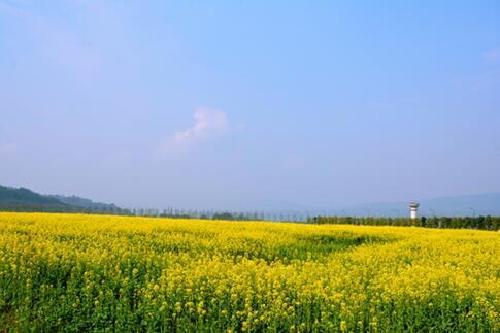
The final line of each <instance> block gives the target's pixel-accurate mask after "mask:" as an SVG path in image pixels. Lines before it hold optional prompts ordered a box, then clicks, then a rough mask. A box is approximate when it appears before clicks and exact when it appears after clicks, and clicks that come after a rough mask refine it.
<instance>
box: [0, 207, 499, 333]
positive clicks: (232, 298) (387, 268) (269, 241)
mask: <svg viewBox="0 0 500 333" xmlns="http://www.w3.org/2000/svg"><path fill="white" fill-rule="evenodd" d="M499 318H500V234H499V233H498V232H488V231H472V230H433V229H422V228H415V227H359V226H342V225H303V224H287V223H266V222H258V221H256V222H222V221H197V220H168V219H153V218H139V217H122V216H106V215H86V214H48V213H0V330H1V331H3V330H6V329H12V330H13V331H18V330H20V331H24V330H29V329H30V328H31V329H33V328H34V329H35V330H36V331H54V330H58V331H75V330H76V331H102V330H105V329H111V330H115V331H151V332H157V331H165V332H167V331H173V330H174V329H177V330H180V331H193V332H194V331H196V332H200V331H201V332H203V331H205V332H236V331H247V332H263V331H269V332H280V331H293V332H325V331H328V332H352V331H355V332H376V331H381V332H382V331H431V330H432V331H438V332H439V331H471V332H472V331H474V332H478V331H485V332H488V331H500V319H499Z"/></svg>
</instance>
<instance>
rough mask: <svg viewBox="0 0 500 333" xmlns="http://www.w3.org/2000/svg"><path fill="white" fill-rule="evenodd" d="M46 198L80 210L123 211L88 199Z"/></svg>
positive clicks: (62, 196) (53, 196)
mask: <svg viewBox="0 0 500 333" xmlns="http://www.w3.org/2000/svg"><path fill="white" fill-rule="evenodd" d="M47 197H49V198H54V199H56V200H59V201H60V202H62V203H64V204H67V205H70V206H76V207H81V208H86V209H89V210H97V211H120V210H124V209H123V208H120V207H118V206H116V205H115V204H107V203H102V202H95V201H92V200H90V199H86V198H80V197H77V196H74V195H72V196H64V195H48V196H47Z"/></svg>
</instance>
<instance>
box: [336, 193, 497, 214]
mask: <svg viewBox="0 0 500 333" xmlns="http://www.w3.org/2000/svg"><path fill="white" fill-rule="evenodd" d="M418 202H419V203H420V208H419V212H420V215H423V216H449V217H452V216H478V215H494V216H499V215H500V193H484V194H475V195H461V196H450V197H439V198H432V199H425V200H419V201H418ZM333 214H335V215H342V216H386V217H401V216H407V215H408V202H403V201H399V202H379V203H367V204H361V205H356V206H350V207H346V208H343V209H336V210H334V211H333Z"/></svg>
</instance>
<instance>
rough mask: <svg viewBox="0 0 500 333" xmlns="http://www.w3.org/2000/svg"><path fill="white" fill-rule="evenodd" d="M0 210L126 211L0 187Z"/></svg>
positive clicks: (79, 199)
mask: <svg viewBox="0 0 500 333" xmlns="http://www.w3.org/2000/svg"><path fill="white" fill-rule="evenodd" d="M0 210H4V211H25V212H34V211H40V212H102V213H106V212H113V213H127V212H128V210H126V209H123V208H120V207H118V206H115V205H113V204H105V203H100V202H94V201H92V200H89V199H84V198H79V197H75V196H71V197H65V196H57V195H42V194H38V193H35V192H33V191H31V190H28V189H26V188H11V187H5V186H0Z"/></svg>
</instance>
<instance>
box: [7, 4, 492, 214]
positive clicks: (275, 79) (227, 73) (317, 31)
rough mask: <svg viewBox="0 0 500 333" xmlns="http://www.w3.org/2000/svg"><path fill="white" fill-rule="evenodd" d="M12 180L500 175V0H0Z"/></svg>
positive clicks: (71, 187)
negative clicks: (383, 0)
mask: <svg viewBox="0 0 500 333" xmlns="http://www.w3.org/2000/svg"><path fill="white" fill-rule="evenodd" d="M0 74H1V75H0V184H3V185H10V186H16V187H18V186H25V187H29V188H31V189H34V190H36V191H39V192H42V193H59V194H77V195H81V196H85V197H90V198H93V199H96V200H101V201H107V202H114V203H117V204H121V205H125V206H150V207H167V206H176V207H184V208H216V209H223V208H224V209H257V208H259V209H292V208H293V209H306V208H314V207H331V208H339V207H343V206H346V205H354V204H358V203H364V202H373V201H375V202H378V201H406V200H421V199H426V198H432V197H438V196H447V195H462V194H474V193H484V192H498V191H500V172H498V171H499V170H500V134H499V133H500V130H499V128H500V93H499V92H500V2H498V1H474V2H471V1H421V2H418V3H417V2H409V1H385V2H383V3H381V2H375V1H357V2H352V1H342V2H340V1H339V2H337V1H335V2H331V1H316V2H311V1H273V2H271V1H238V2H235V1H176V2H172V1H148V2H144V1H90V0H89V1H85V0H74V1H70V0H65V1H50V2H48V1H29V0H17V1H14V0H0Z"/></svg>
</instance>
